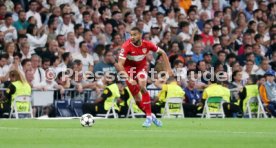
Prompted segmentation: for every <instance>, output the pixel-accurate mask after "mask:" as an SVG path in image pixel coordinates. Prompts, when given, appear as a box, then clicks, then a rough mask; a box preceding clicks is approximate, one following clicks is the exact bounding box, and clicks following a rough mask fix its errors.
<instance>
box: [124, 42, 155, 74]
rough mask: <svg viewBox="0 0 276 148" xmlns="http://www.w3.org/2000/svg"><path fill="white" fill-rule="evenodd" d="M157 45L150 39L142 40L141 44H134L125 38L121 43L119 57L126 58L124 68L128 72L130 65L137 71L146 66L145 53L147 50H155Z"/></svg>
mask: <svg viewBox="0 0 276 148" xmlns="http://www.w3.org/2000/svg"><path fill="white" fill-rule="evenodd" d="M157 50H158V46H156V45H154V44H153V43H151V42H150V41H146V40H142V44H141V46H135V45H134V44H133V43H132V42H131V40H130V39H129V40H127V41H126V42H125V43H124V44H123V45H122V49H121V52H120V55H119V58H122V59H126V61H125V64H124V68H125V70H126V71H127V72H128V71H129V70H130V69H131V67H135V68H136V69H133V70H134V71H136V72H137V73H138V72H140V71H141V70H143V69H145V70H146V68H147V59H146V56H147V53H148V52H149V51H153V52H157Z"/></svg>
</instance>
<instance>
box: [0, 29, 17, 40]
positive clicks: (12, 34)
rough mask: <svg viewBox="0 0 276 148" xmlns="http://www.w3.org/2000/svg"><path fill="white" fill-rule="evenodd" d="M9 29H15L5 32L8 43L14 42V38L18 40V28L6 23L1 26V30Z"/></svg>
mask: <svg viewBox="0 0 276 148" xmlns="http://www.w3.org/2000/svg"><path fill="white" fill-rule="evenodd" d="M7 30H13V31H12V32H8V33H6V34H5V36H4V40H5V42H6V43H7V42H13V40H14V41H16V40H17V31H16V29H15V28H14V27H13V26H9V27H7V26H6V25H3V26H2V27H1V28H0V31H1V32H5V31H7Z"/></svg>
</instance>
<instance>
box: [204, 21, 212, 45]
mask: <svg viewBox="0 0 276 148" xmlns="http://www.w3.org/2000/svg"><path fill="white" fill-rule="evenodd" d="M203 28H204V29H203V32H202V34H201V36H202V38H203V43H204V45H206V46H212V45H213V44H214V37H213V36H212V35H210V31H211V29H212V26H211V25H210V24H208V23H205V24H204V25H203Z"/></svg>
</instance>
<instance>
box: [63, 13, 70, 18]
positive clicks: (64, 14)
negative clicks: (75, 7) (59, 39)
mask: <svg viewBox="0 0 276 148" xmlns="http://www.w3.org/2000/svg"><path fill="white" fill-rule="evenodd" d="M66 15H71V14H70V13H63V14H62V18H64V17H65V16H66Z"/></svg>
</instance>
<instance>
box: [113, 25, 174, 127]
mask: <svg viewBox="0 0 276 148" xmlns="http://www.w3.org/2000/svg"><path fill="white" fill-rule="evenodd" d="M130 35H131V39H129V40H127V41H126V42H125V43H124V44H123V45H122V49H121V52H120V55H119V60H118V70H119V71H120V73H122V74H124V77H126V78H127V79H126V84H127V85H128V88H129V90H130V92H131V93H132V95H133V97H134V99H135V101H136V104H137V105H138V106H139V108H140V109H141V110H142V111H143V112H145V114H146V120H145V122H144V123H143V125H142V126H143V127H150V126H151V123H152V122H153V123H154V124H155V125H156V126H158V127H161V126H162V122H161V121H160V120H158V119H157V118H156V117H155V115H154V114H152V113H151V102H150V95H149V93H148V91H147V90H146V84H147V72H146V69H147V60H146V55H147V53H148V52H149V51H153V52H157V53H158V54H161V57H162V59H163V61H164V66H165V69H166V71H167V72H168V74H169V75H170V76H172V70H171V67H170V63H169V60H168V57H167V55H166V53H165V52H164V51H163V50H162V49H160V48H159V47H157V46H156V45H154V44H153V43H151V42H149V41H145V40H142V31H141V30H140V29H139V28H137V27H134V28H132V29H131V31H130Z"/></svg>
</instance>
